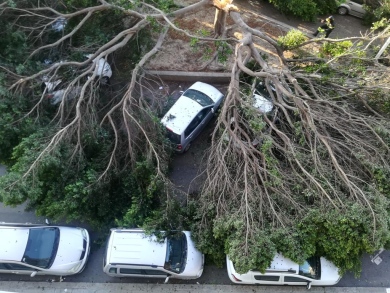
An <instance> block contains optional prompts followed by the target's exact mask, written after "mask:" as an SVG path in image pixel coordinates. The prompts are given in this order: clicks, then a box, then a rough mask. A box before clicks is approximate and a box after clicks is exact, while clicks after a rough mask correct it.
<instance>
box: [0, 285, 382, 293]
mask: <svg viewBox="0 0 390 293" xmlns="http://www.w3.org/2000/svg"><path fill="white" fill-rule="evenodd" d="M9 292H17V293H42V292H45V293H61V292H66V293H143V292H145V293H171V292H176V293H268V292H272V293H297V292H311V293H390V289H386V288H378V287H349V288H346V287H312V288H311V289H310V291H308V290H307V289H306V288H305V287H302V286H299V287H292V286H246V285H178V284H138V283H71V282H69V283H67V282H62V283H41V282H0V293H9Z"/></svg>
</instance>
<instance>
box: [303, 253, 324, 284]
mask: <svg viewBox="0 0 390 293" xmlns="http://www.w3.org/2000/svg"><path fill="white" fill-rule="evenodd" d="M299 274H300V275H302V276H305V277H309V278H312V279H316V280H319V279H321V260H320V258H319V257H316V256H313V257H310V258H308V259H307V260H306V261H305V262H304V263H303V264H302V265H300V266H299Z"/></svg>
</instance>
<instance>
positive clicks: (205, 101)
mask: <svg viewBox="0 0 390 293" xmlns="http://www.w3.org/2000/svg"><path fill="white" fill-rule="evenodd" d="M183 96H186V97H187V98H190V99H191V100H193V101H195V102H197V103H199V104H200V105H201V106H203V107H206V106H210V105H213V104H214V102H213V100H212V99H211V98H210V97H209V96H208V95H206V94H204V93H202V92H199V91H197V90H193V89H188V90H186V91H185V93H184V94H183Z"/></svg>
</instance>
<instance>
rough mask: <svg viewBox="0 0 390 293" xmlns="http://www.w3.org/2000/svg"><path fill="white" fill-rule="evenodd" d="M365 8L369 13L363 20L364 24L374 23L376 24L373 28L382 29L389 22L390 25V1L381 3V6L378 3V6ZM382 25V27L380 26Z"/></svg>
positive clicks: (385, 0)
mask: <svg viewBox="0 0 390 293" xmlns="http://www.w3.org/2000/svg"><path fill="white" fill-rule="evenodd" d="M364 8H365V10H366V11H367V13H366V14H365V15H364V19H363V22H364V24H366V25H371V24H373V23H376V24H374V26H373V27H376V28H380V27H384V25H385V24H386V20H387V25H389V20H390V0H384V1H380V4H379V3H377V4H376V5H373V6H369V5H364ZM381 23H382V25H380V26H378V25H379V24H381ZM387 25H386V26H387ZM377 26H378V27H377Z"/></svg>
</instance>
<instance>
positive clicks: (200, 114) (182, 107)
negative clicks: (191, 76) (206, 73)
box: [161, 81, 224, 153]
mask: <svg viewBox="0 0 390 293" xmlns="http://www.w3.org/2000/svg"><path fill="white" fill-rule="evenodd" d="M223 98H224V96H223V94H222V93H221V92H220V91H219V90H218V89H216V88H215V87H213V86H212V85H209V84H207V83H203V82H200V81H198V82H196V83H194V84H193V85H192V86H191V87H190V88H189V89H188V90H186V91H185V92H184V93H183V94H182V95H181V96H180V98H179V99H178V100H177V101H176V103H175V104H174V105H173V106H172V107H171V108H170V109H169V111H168V112H167V113H166V114H165V116H164V117H163V118H162V119H161V123H162V124H163V125H164V126H165V127H166V129H167V136H168V138H169V139H170V140H171V141H172V142H173V143H174V144H175V145H176V148H175V151H177V152H179V153H184V152H186V151H187V150H188V149H189V148H190V145H191V142H192V141H193V140H194V139H195V138H196V137H197V136H198V135H199V133H200V132H201V131H202V130H203V128H204V127H205V126H206V125H207V123H208V122H209V121H210V120H211V118H212V117H213V116H214V114H215V113H216V112H217V110H218V107H219V106H220V104H221V102H222V100H223Z"/></svg>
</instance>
